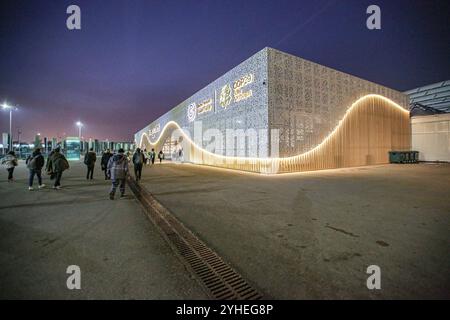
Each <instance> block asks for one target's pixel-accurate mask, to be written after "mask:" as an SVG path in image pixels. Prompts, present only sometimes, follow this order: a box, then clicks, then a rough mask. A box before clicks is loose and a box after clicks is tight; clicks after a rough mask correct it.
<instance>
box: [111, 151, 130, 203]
mask: <svg viewBox="0 0 450 320" xmlns="http://www.w3.org/2000/svg"><path fill="white" fill-rule="evenodd" d="M107 170H108V174H109V176H110V177H111V180H112V185H111V191H110V192H109V198H110V199H111V200H114V195H115V193H116V189H117V187H118V186H119V188H120V197H123V196H124V195H125V183H126V180H127V176H128V159H127V157H126V156H125V155H124V150H123V149H122V148H121V149H119V153H118V154H115V155H113V156H112V157H111V158H110V159H109V161H108V166H107Z"/></svg>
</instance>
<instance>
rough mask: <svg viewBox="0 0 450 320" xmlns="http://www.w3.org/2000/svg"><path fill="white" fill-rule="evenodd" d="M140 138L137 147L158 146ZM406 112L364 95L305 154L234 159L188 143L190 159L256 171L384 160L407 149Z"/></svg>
mask: <svg viewBox="0 0 450 320" xmlns="http://www.w3.org/2000/svg"><path fill="white" fill-rule="evenodd" d="M159 141H160V142H158V143H157V144H155V145H152V144H150V142H149V141H148V140H147V141H144V140H142V142H141V147H143V148H145V147H146V148H147V149H150V148H154V147H156V148H157V149H161V147H162V144H163V143H164V139H159ZM410 148H411V127H410V119H409V113H408V112H407V111H406V110H403V109H401V108H400V107H397V106H394V105H393V103H392V102H390V101H389V100H388V99H386V98H383V97H379V96H376V95H368V96H367V97H366V98H363V99H360V100H358V102H357V103H356V104H355V105H354V106H353V107H352V108H351V110H350V111H349V112H347V114H346V116H345V117H344V119H343V121H341V122H340V123H339V125H338V126H337V128H336V129H335V130H334V131H333V133H332V134H331V135H330V136H328V137H327V138H326V139H325V140H324V141H323V142H322V143H321V144H320V145H318V146H317V147H315V148H314V149H312V150H311V151H308V152H306V153H303V154H300V155H296V156H292V157H286V158H265V159H255V158H237V157H225V156H221V155H217V154H212V153H210V152H207V151H206V150H204V149H202V148H200V147H198V146H197V145H195V144H194V143H193V142H191V143H190V148H189V149H190V151H191V153H190V161H191V162H193V163H197V164H204V165H211V166H218V167H223V168H228V169H237V170H244V171H253V172H260V173H283V172H299V171H312V170H321V169H332V168H343V167H355V166H364V165H373V164H383V163H388V152H389V151H391V150H410Z"/></svg>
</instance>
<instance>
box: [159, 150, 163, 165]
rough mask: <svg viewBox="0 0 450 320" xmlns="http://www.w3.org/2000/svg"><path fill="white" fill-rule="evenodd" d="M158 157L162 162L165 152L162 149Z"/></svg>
mask: <svg viewBox="0 0 450 320" xmlns="http://www.w3.org/2000/svg"><path fill="white" fill-rule="evenodd" d="M158 159H159V163H162V160H163V159H164V153H163V152H162V150H160V151H159V153H158Z"/></svg>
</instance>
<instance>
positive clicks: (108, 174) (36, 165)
mask: <svg viewBox="0 0 450 320" xmlns="http://www.w3.org/2000/svg"><path fill="white" fill-rule="evenodd" d="M156 157H158V159H159V162H160V163H161V162H162V161H163V159H164V153H163V152H162V151H159V153H158V154H156V152H155V150H154V149H152V150H151V151H150V152H147V150H145V149H144V150H141V149H140V148H137V149H136V151H135V152H134V154H133V155H132V156H131V153H129V152H127V153H126V154H125V151H124V150H123V149H119V150H118V151H117V152H116V153H112V152H111V151H110V150H109V149H108V150H105V151H104V152H102V157H101V160H100V167H101V170H102V171H104V175H105V180H111V189H110V192H109V198H110V199H111V200H114V196H115V193H116V190H117V188H119V191H120V196H121V197H123V196H124V195H125V183H126V179H127V177H128V175H129V170H128V164H129V162H130V161H131V162H132V163H133V168H134V176H135V179H136V181H139V180H141V175H142V168H143V166H144V165H153V164H154V163H155V159H156ZM96 162H97V155H96V153H95V152H94V150H93V148H91V149H90V150H89V151H88V152H87V153H86V154H85V156H84V164H85V165H86V167H87V173H86V179H87V180H92V179H93V176H94V169H95V163H96ZM25 163H26V166H27V168H28V170H29V178H28V190H30V191H32V190H34V187H33V182H34V178H35V177H37V179H38V188H39V189H41V188H44V187H45V184H43V183H42V169H43V168H44V167H45V172H46V173H47V174H48V175H49V176H50V180H54V183H53V189H55V190H59V189H61V178H62V174H63V172H64V171H65V170H67V169H69V167H70V165H69V162H68V161H67V159H66V157H65V156H64V154H63V153H62V152H61V149H60V148H59V147H58V148H55V149H54V150H52V151H51V152H50V153H49V155H48V158H47V162H45V158H44V156H43V155H42V153H41V149H40V148H36V149H35V150H34V152H33V153H32V154H31V155H30V156H29V157H28V158H27V159H26V161H25ZM1 164H2V165H3V166H4V167H5V168H6V170H7V171H8V182H14V169H15V168H16V167H17V166H18V165H19V161H18V159H17V156H16V154H15V152H14V151H10V152H8V154H7V155H6V156H5V157H4V158H3V159H2V161H1Z"/></svg>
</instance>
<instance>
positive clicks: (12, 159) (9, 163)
mask: <svg viewBox="0 0 450 320" xmlns="http://www.w3.org/2000/svg"><path fill="white" fill-rule="evenodd" d="M17 164H18V163H17V157H16V154H15V153H14V151H10V152H8V154H7V155H6V156H5V157H4V158H3V159H2V165H3V166H5V167H6V170H8V182H13V181H14V178H13V174H14V168H15V167H17Z"/></svg>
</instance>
